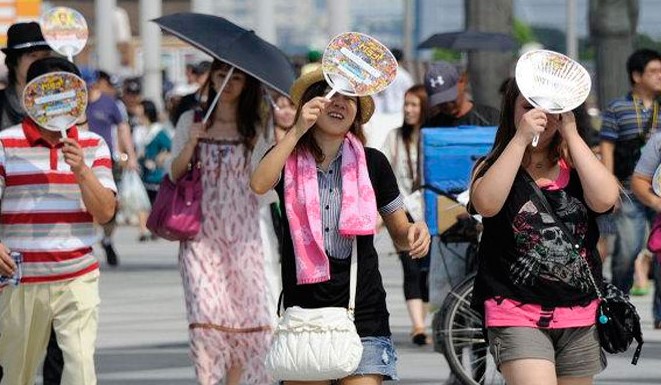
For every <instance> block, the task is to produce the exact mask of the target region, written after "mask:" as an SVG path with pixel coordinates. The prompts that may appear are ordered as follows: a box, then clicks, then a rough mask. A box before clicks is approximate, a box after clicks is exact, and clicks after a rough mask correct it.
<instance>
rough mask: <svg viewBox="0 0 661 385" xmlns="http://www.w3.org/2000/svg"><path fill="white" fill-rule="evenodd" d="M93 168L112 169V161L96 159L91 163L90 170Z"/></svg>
mask: <svg viewBox="0 0 661 385" xmlns="http://www.w3.org/2000/svg"><path fill="white" fill-rule="evenodd" d="M94 167H106V168H109V169H112V161H111V160H110V158H98V159H96V160H95V161H94V163H92V168H94Z"/></svg>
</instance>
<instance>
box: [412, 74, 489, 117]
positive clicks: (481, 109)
mask: <svg viewBox="0 0 661 385" xmlns="http://www.w3.org/2000/svg"><path fill="white" fill-rule="evenodd" d="M468 87H469V81H468V73H467V72H466V71H463V72H461V73H459V72H458V71H457V68H456V67H455V66H454V65H453V64H451V63H448V62H445V61H438V62H434V63H432V65H431V66H430V67H429V69H428V70H427V72H426V73H425V88H426V89H427V95H428V96H429V99H428V100H429V101H428V114H427V121H426V122H425V124H424V125H423V126H424V127H457V126H496V125H498V119H499V118H500V114H499V112H498V110H497V109H495V108H492V107H489V106H487V105H484V104H478V103H475V102H474V101H472V100H471V98H470V95H469V93H468Z"/></svg>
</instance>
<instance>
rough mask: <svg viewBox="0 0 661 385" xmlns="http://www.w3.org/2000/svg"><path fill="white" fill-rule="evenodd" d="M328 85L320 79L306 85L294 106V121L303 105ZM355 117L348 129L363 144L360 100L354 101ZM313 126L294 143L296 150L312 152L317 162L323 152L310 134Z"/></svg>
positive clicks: (324, 90) (319, 94)
mask: <svg viewBox="0 0 661 385" xmlns="http://www.w3.org/2000/svg"><path fill="white" fill-rule="evenodd" d="M327 87H328V84H327V83H326V81H324V80H322V81H320V82H316V83H314V84H312V85H311V86H310V87H308V88H307V89H306V90H305V92H304V93H303V96H302V97H301V101H300V103H299V104H298V106H296V118H295V119H294V121H298V118H299V117H300V116H301V110H302V109H303V105H304V104H305V103H307V102H309V101H310V100H312V99H314V98H315V97H317V96H322V95H324V94H325V92H326V88H327ZM356 107H357V109H356V118H355V119H354V120H353V123H351V128H350V129H349V132H351V133H352V134H354V135H356V137H357V138H358V140H360V141H361V143H363V145H364V144H365V134H364V133H363V127H362V125H361V124H360V115H361V110H360V102H358V101H357V102H356ZM313 128H314V126H312V127H311V128H310V129H309V130H308V131H307V132H306V133H305V134H304V135H303V137H302V138H301V139H300V140H299V141H298V143H297V144H296V150H297V151H298V150H307V151H309V152H310V154H312V156H313V157H314V160H315V161H316V162H317V163H321V162H323V161H324V153H323V152H322V151H321V148H320V147H319V144H318V143H317V141H316V140H314V136H313V135H312V129H313Z"/></svg>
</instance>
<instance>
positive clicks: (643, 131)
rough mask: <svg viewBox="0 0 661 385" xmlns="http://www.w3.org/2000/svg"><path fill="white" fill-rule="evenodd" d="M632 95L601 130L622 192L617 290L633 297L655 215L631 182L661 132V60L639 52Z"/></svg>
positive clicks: (614, 260) (605, 155)
mask: <svg viewBox="0 0 661 385" xmlns="http://www.w3.org/2000/svg"><path fill="white" fill-rule="evenodd" d="M627 73H628V75H629V81H630V82H631V91H630V92H629V93H627V95H625V96H622V97H619V98H617V99H615V100H613V101H611V102H610V103H609V105H608V107H607V108H606V110H604V112H603V115H602V123H601V130H600V138H601V142H600V147H601V159H602V162H603V163H604V165H605V166H606V168H607V169H608V170H609V171H610V172H612V173H614V174H615V176H616V177H617V179H618V180H619V181H620V183H621V184H622V187H623V193H622V197H621V199H620V201H619V207H617V208H616V209H615V211H614V213H613V215H612V217H613V218H612V221H613V222H614V225H615V240H614V241H615V242H614V245H613V246H614V247H613V250H612V253H611V271H612V276H613V284H614V285H615V286H617V287H618V288H619V289H620V290H622V291H623V292H625V293H628V292H629V290H631V288H632V285H633V277H634V265H635V260H636V258H637V257H638V255H639V253H640V252H641V250H643V248H644V246H645V240H646V239H647V228H648V227H649V226H650V225H651V223H652V218H653V217H654V210H652V209H650V208H647V207H645V205H643V204H642V203H641V202H640V201H639V200H638V198H636V196H635V195H633V194H632V192H631V187H630V179H631V175H632V174H633V171H634V168H635V167H636V163H637V162H638V159H639V158H640V149H641V148H642V147H643V145H644V144H645V143H646V142H647V140H648V139H649V137H650V135H651V134H653V133H654V132H656V131H657V130H659V128H661V122H660V121H659V118H660V115H659V102H658V100H657V98H658V97H659V95H661V54H659V53H658V52H656V51H653V50H649V49H642V50H638V51H636V52H634V53H633V54H631V56H629V59H628V60H627Z"/></svg>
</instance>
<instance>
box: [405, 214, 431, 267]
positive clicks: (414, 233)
mask: <svg viewBox="0 0 661 385" xmlns="http://www.w3.org/2000/svg"><path fill="white" fill-rule="evenodd" d="M408 240H409V255H410V256H411V257H412V258H422V257H424V256H425V255H427V253H428V252H429V245H430V244H431V236H430V235H429V229H428V228H427V224H425V223H424V222H415V223H411V225H410V226H409V231H408Z"/></svg>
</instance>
